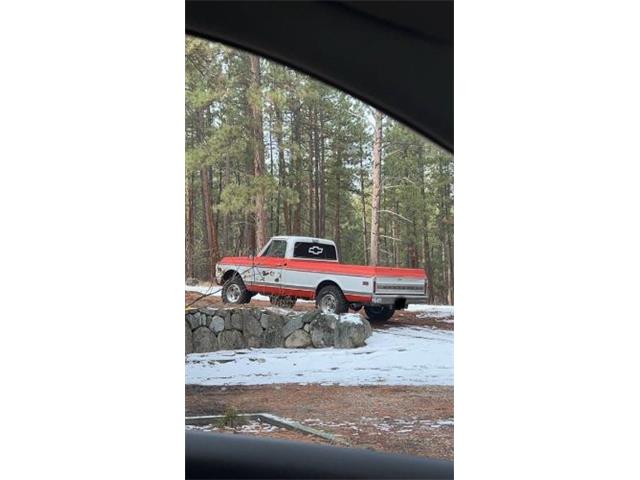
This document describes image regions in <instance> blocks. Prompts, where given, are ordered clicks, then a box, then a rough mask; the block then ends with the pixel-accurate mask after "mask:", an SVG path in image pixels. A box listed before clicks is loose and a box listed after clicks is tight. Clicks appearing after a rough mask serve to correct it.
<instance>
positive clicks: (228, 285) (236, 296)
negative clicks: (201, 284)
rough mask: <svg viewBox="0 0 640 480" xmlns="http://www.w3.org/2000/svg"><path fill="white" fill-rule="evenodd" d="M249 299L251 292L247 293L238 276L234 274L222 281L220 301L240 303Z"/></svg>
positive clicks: (233, 303) (247, 301)
mask: <svg viewBox="0 0 640 480" xmlns="http://www.w3.org/2000/svg"><path fill="white" fill-rule="evenodd" d="M250 300H251V293H249V291H248V290H247V287H245V285H244V282H243V281H242V279H241V278H240V277H239V276H237V275H234V276H233V277H231V278H230V279H229V280H227V281H226V282H225V283H224V286H223V287H222V303H230V304H232V305H240V304H242V303H249V301H250Z"/></svg>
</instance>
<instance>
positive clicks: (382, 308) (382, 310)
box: [364, 305, 395, 322]
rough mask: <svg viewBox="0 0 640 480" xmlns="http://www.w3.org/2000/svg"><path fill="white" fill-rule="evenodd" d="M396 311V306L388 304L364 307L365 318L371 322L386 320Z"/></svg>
mask: <svg viewBox="0 0 640 480" xmlns="http://www.w3.org/2000/svg"><path fill="white" fill-rule="evenodd" d="M394 313H395V310H394V308H393V307H387V306H386V305H369V306H366V305H365V307H364V318H366V319H367V320H369V321H370V322H386V321H387V320H389V319H390V318H391V317H393V314H394Z"/></svg>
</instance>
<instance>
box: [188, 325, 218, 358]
mask: <svg viewBox="0 0 640 480" xmlns="http://www.w3.org/2000/svg"><path fill="white" fill-rule="evenodd" d="M192 335H193V352H194V353H204V352H213V351H214V350H218V340H217V339H216V336H215V335H214V334H213V332H212V331H211V330H209V328H207V327H198V328H196V329H195V330H194V331H193V334H192Z"/></svg>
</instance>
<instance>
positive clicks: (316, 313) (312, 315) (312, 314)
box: [302, 309, 322, 323]
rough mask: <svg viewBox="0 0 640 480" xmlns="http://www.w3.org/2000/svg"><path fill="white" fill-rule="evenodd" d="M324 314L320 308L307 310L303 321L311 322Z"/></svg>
mask: <svg viewBox="0 0 640 480" xmlns="http://www.w3.org/2000/svg"><path fill="white" fill-rule="evenodd" d="M321 316H322V312H321V311H320V310H318V309H316V310H311V311H309V312H306V313H305V314H303V315H302V323H311V322H313V321H314V320H315V319H317V318H319V317H321Z"/></svg>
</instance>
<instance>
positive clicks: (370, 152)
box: [185, 37, 454, 304]
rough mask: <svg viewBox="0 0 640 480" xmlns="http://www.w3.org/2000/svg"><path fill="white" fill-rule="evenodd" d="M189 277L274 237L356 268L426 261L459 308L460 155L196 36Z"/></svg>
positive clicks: (188, 128)
mask: <svg viewBox="0 0 640 480" xmlns="http://www.w3.org/2000/svg"><path fill="white" fill-rule="evenodd" d="M185 75H186V86H185V112H186V118H185V142H186V170H185V191H186V199H185V207H186V215H185V219H186V220H185V232H186V241H185V247H186V255H185V268H186V277H188V278H189V277H193V278H198V279H201V280H211V279H212V277H213V274H214V267H215V263H216V261H217V260H219V259H220V258H221V257H223V256H227V255H247V254H253V253H254V252H256V251H257V250H259V249H260V247H262V246H263V245H264V243H265V241H266V240H268V239H269V237H271V236H272V235H288V234H291V235H296V234H297V235H307V236H314V237H324V238H329V239H332V240H334V241H335V242H336V244H337V246H338V248H339V251H340V254H341V260H342V261H343V262H346V263H360V264H372V265H373V264H376V265H394V266H405V267H412V268H424V269H425V270H426V271H427V274H428V276H429V278H430V290H431V292H430V294H431V295H430V298H431V300H432V302H433V303H449V304H453V299H454V296H453V271H454V269H453V158H452V156H451V155H450V154H448V153H447V152H445V151H443V150H442V149H440V148H438V147H437V146H435V145H433V144H432V143H430V142H429V141H427V140H425V139H424V138H423V137H421V136H420V135H418V134H416V133H414V132H412V131H411V130H409V129H408V128H406V127H404V126H403V125H401V124H399V123H397V122H396V121H394V120H392V119H390V118H388V117H386V116H385V115H383V114H381V113H380V112H378V111H376V110H374V109H372V108H371V107H369V106H367V105H365V104H364V103H362V102H360V101H358V100H355V99H354V98H352V97H350V96H349V95H346V94H344V93H342V92H340V91H338V90H336V89H334V88H332V87H329V86H327V85H325V84H323V83H320V82H318V81H316V80H313V79H311V78H309V77H307V76H305V75H303V74H300V73H298V72H296V71H294V70H291V69H289V68H286V67H283V66H281V65H278V64H276V63H273V62H271V61H267V60H265V59H262V58H259V57H256V56H254V55H251V54H248V53H245V52H241V51H238V50H234V49H231V48H229V47H225V46H222V45H219V44H215V43H210V42H207V41H204V40H200V39H196V38H193V37H187V38H186V51H185Z"/></svg>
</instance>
